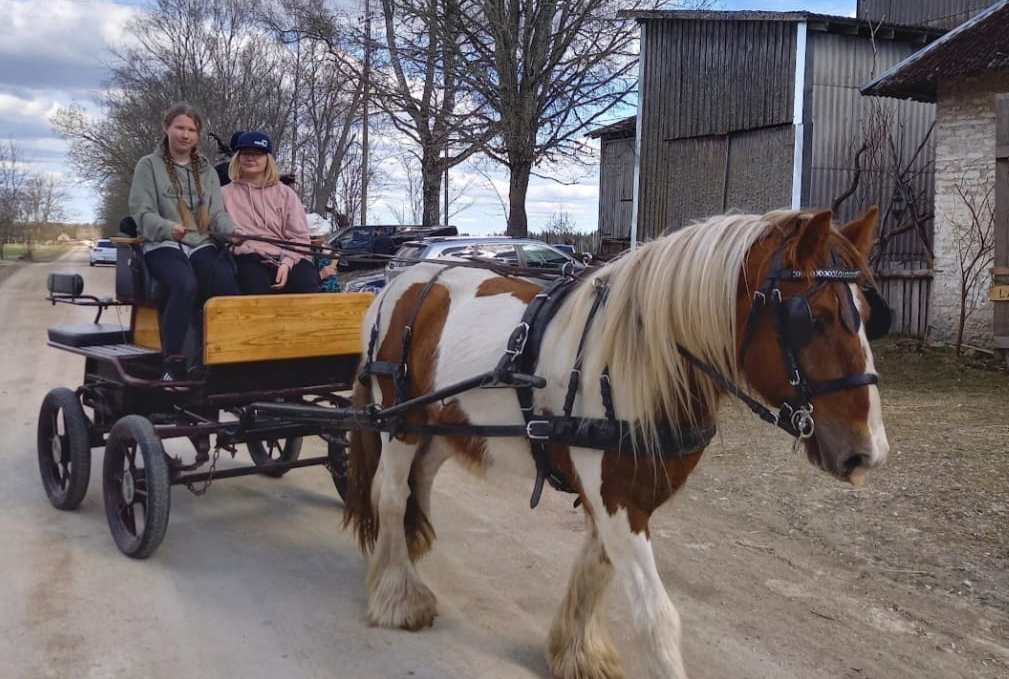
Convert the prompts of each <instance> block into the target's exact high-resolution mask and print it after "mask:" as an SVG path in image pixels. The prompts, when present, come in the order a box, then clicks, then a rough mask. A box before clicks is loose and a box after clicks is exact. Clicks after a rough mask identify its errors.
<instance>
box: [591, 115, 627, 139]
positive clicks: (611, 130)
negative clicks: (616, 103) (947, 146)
mask: <svg viewBox="0 0 1009 679" xmlns="http://www.w3.org/2000/svg"><path fill="white" fill-rule="evenodd" d="M637 119H638V117H637V116H631V117H629V118H624V119H623V120H618V121H617V122H615V123H611V124H609V125H606V126H604V127H600V128H598V129H595V130H592V131H591V132H589V135H588V136H589V137H591V138H593V139H596V138H599V137H611V138H619V137H633V136H634V130H635V126H636V125H637Z"/></svg>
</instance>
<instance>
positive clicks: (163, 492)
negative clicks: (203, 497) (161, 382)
mask: <svg viewBox="0 0 1009 679" xmlns="http://www.w3.org/2000/svg"><path fill="white" fill-rule="evenodd" d="M138 453H139V455H138ZM102 492H103V494H104V496H105V518H106V519H108V522H109V530H110V531H111V532H112V539H113V540H115V541H116V546H117V547H119V551H121V552H122V553H123V554H125V555H126V556H128V557H131V558H134V559H146V558H147V557H149V556H150V555H151V554H153V553H154V550H156V549H157V548H158V545H160V544H161V541H162V540H163V539H164V537H165V531H166V530H167V529H168V513H169V511H170V509H171V500H172V495H171V484H170V482H169V478H168V463H167V462H166V461H165V448H164V446H163V445H162V444H161V439H159V438H158V436H157V434H155V433H154V425H152V424H151V422H150V420H148V419H147V418H146V417H142V416H141V415H127V416H125V417H123V418H121V419H120V420H119V421H118V422H116V423H115V424H114V425H113V426H112V431H111V432H109V440H108V443H107V444H106V446H105V463H104V465H103V467H102ZM138 510H142V511H143V517H142V518H143V525H139V524H138V518H140V517H138V515H137V514H138Z"/></svg>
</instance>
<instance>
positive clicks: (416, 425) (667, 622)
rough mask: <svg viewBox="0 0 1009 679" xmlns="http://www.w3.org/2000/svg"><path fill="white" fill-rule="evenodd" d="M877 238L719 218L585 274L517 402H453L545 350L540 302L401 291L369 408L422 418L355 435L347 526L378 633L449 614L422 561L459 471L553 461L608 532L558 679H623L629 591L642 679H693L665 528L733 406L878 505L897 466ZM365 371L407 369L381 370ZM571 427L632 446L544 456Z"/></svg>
mask: <svg viewBox="0 0 1009 679" xmlns="http://www.w3.org/2000/svg"><path fill="white" fill-rule="evenodd" d="M876 219H877V211H876V209H875V208H872V209H870V210H869V212H867V213H866V214H865V215H863V216H862V217H859V218H857V219H854V220H853V221H851V222H849V223H847V224H844V225H843V226H837V225H834V224H833V222H832V217H831V213H830V211H829V210H828V211H820V212H814V211H788V210H780V211H774V212H769V213H767V214H764V215H743V214H731V215H720V216H716V217H712V218H709V219H707V220H704V221H702V222H699V223H695V224H692V225H688V226H686V227H684V228H682V229H680V230H677V231H674V232H673V233H671V234H669V235H665V236H662V237H659V238H656V239H655V240H652V241H650V242H648V243H645V244H643V245H641V246H640V247H638V248H637V249H635V250H632V251H630V252H628V253H625V254H624V255H623V256H621V257H620V258H618V259H616V260H615V261H612V262H610V263H608V264H606V265H605V266H602V267H600V268H597V269H589V270H588V271H586V272H583V274H582V275H581V276H580V277H579V279H578V280H577V281H574V282H573V284H572V286H571V290H570V292H569V293H568V294H567V295H566V296H565V297H564V298H563V300H561V301H560V302H558V303H557V304H556V309H555V310H554V314H553V318H552V319H551V320H550V321H549V322H548V324H547V325H546V326H545V328H541V332H540V337H539V339H538V342H539V351H538V356H537V357H536V358H535V365H534V370H535V375H534V376H533V377H532V378H530V377H529V376H528V375H526V376H525V377H524V378H523V379H524V381H523V382H521V384H519V383H518V382H516V384H519V386H518V387H516V388H515V389H502V388H472V389H465V390H462V391H460V390H458V389H449V391H448V392H445V391H444V390H445V388H447V387H451V385H457V384H459V383H462V382H465V381H466V380H467V378H472V376H473V375H474V374H487V375H496V374H498V372H499V371H498V372H495V369H496V368H495V366H498V367H500V366H501V365H502V363H507V362H508V360H507V359H508V358H509V355H514V354H515V353H516V351H517V348H516V347H515V346H514V343H515V337H516V334H518V335H522V334H523V333H526V334H528V328H526V329H524V330H523V329H522V328H521V326H522V325H523V324H524V323H525V321H524V320H523V319H524V318H526V317H527V314H528V311H529V308H530V306H531V305H532V304H534V303H537V301H538V300H541V299H542V298H543V297H545V296H546V297H549V296H550V295H545V293H544V286H542V285H540V284H537V283H535V282H532V281H530V280H528V279H523V278H519V277H513V276H503V275H500V274H499V273H498V272H495V271H488V270H486V269H480V268H470V267H465V266H444V265H438V264H431V263H427V264H424V263H422V264H418V265H416V266H414V267H411V270H410V271H409V272H408V273H405V274H403V275H401V276H399V277H398V278H396V279H395V280H394V281H393V282H392V283H391V284H390V285H389V286H387V287H386V288H385V289H384V291H382V292H381V293H380V294H379V295H378V296H377V298H376V299H375V301H374V302H373V304H372V306H371V308H370V309H369V311H368V313H367V315H366V317H365V321H364V323H363V326H362V342H363V343H364V344H363V346H367V347H368V354H367V356H365V358H364V359H363V362H364V363H365V368H366V369H365V370H364V372H363V373H362V375H361V378H360V379H359V381H358V383H357V385H356V387H355V389H354V393H353V399H352V402H353V404H354V406H355V408H362V409H370V411H371V412H377V413H381V412H382V411H383V410H384V409H388V408H391V407H393V406H395V405H396V404H397V403H407V404H408V405H410V403H413V404H416V405H414V406H412V407H409V408H407V409H406V410H403V411H401V412H399V413H398V417H397V418H395V422H396V423H395V425H394V426H390V427H389V428H387V429H386V430H384V431H385V432H388V434H389V436H388V437H385V436H383V435H382V434H383V432H380V431H376V430H367V429H365V430H360V431H354V432H352V433H351V435H350V445H349V453H348V468H349V469H348V475H349V478H348V483H349V487H348V491H347V495H346V505H345V515H344V522H345V525H349V526H352V527H353V529H354V530H355V531H356V533H357V538H358V540H359V542H360V545H361V548H362V549H363V550H364V551H365V553H370V562H369V566H368V573H367V587H368V592H369V595H368V605H367V613H366V616H367V621H368V623H369V624H371V625H375V626H382V627H390V628H405V629H408V630H417V629H420V628H424V627H427V626H429V625H431V624H432V623H433V620H434V618H435V615H436V612H437V605H436V597H435V594H434V593H433V592H432V590H431V589H430V588H429V587H428V586H427V585H426V584H425V583H424V582H423V581H422V580H421V578H420V575H419V574H418V571H417V568H416V562H417V561H418V559H420V558H421V556H423V555H424V554H425V553H426V552H427V551H428V550H429V549H430V548H431V546H432V544H433V542H434V539H435V533H434V529H433V527H432V524H431V520H430V517H431V487H432V483H433V480H434V478H435V475H436V474H437V472H438V470H439V468H440V467H441V465H442V464H443V463H444V462H445V461H446V460H447V459H449V458H450V457H453V456H454V457H455V458H457V459H458V460H459V461H461V462H462V463H463V464H464V465H465V466H467V467H469V468H470V469H471V470H473V471H476V472H478V473H480V472H485V471H487V470H489V469H491V468H494V467H502V468H505V469H509V470H515V469H517V470H519V471H520V472H525V473H527V474H529V475H530V476H537V475H538V476H539V477H540V479H541V478H542V466H543V464H541V461H537V459H536V455H535V452H536V447H537V446H538V445H541V446H542V450H543V451H545V454H546V464H547V465H548V466H549V468H550V469H551V470H552V471H554V472H557V473H558V475H560V476H562V477H564V478H565V479H567V481H568V482H569V485H570V486H571V490H573V491H574V492H576V493H577V495H578V501H579V502H580V503H581V506H582V507H583V508H584V513H585V517H586V521H587V523H588V525H589V527H590V530H588V531H587V533H588V538H587V540H586V542H585V544H584V546H583V547H582V549H581V553H580V555H579V556H578V557H577V561H576V563H575V564H574V567H573V569H572V571H571V575H570V579H569V582H568V587H567V591H566V593H565V595H564V598H563V601H562V603H561V605H560V607H559V608H558V610H557V613H556V615H555V617H554V619H553V622H552V624H551V627H550V631H549V635H548V638H547V642H546V657H547V662H548V665H549V668H550V670H551V672H553V674H554V675H555V676H557V677H560V678H561V679H613V678H616V677H622V676H624V674H623V669H622V666H621V663H620V660H619V657H618V654H617V651H616V649H615V647H614V644H613V642H612V639H611V637H610V635H609V633H608V632H607V629H606V625H605V622H604V620H603V617H604V616H603V612H602V601H603V598H604V597H603V594H604V592H605V590H606V589H607V587H608V585H609V584H610V583H611V582H612V581H613V580H614V579H615V580H617V581H619V582H620V584H621V585H622V586H623V589H624V591H625V593H626V595H627V597H628V599H629V602H630V606H631V610H632V616H631V621H632V625H633V627H634V632H635V633H636V635H637V636H638V637H640V639H641V640H642V643H643V649H644V653H643V656H642V657H643V663H644V666H645V672H646V675H647V676H648V677H651V678H654V679H659V678H661V679H670V678H675V679H684V678H685V677H686V673H685V670H684V664H683V660H682V656H681V651H680V639H681V621H680V617H679V614H678V612H677V610H676V608H675V606H674V605H673V603H672V601H671V600H670V598H669V596H668V594H667V592H666V590H665V588H664V587H663V584H662V582H661V580H660V578H659V573H658V570H657V568H656V564H655V558H654V554H653V551H652V546H651V536H650V533H649V526H648V522H649V518H650V516H651V515H652V513H653V512H654V511H655V510H656V509H657V508H658V507H659V506H660V505H662V504H663V503H664V502H665V501H666V500H668V499H669V498H670V496H672V494H673V493H674V492H676V490H677V489H679V488H680V487H681V486H682V485H683V483H684V482H685V480H686V479H687V477H688V476H689V474H690V473H691V471H692V470H693V469H694V467H695V466H696V465H697V463H698V461H699V459H700V457H701V453H702V452H703V449H704V447H705V446H706V445H707V442H708V441H710V438H711V432H712V431H713V429H712V427H713V426H714V425H715V424H716V418H717V415H718V412H719V402H720V401H721V400H722V399H723V398H724V397H725V396H726V395H729V394H734V395H738V396H740V397H741V398H743V399H744V400H747V402H748V403H749V404H750V405H751V407H752V408H753V409H754V410H755V412H758V414H760V415H761V416H762V417H764V419H766V420H768V421H769V422H772V423H774V424H777V425H778V426H780V427H781V428H783V429H785V430H786V431H788V432H789V433H791V434H793V435H794V436H796V441H797V445H799V444H801V446H802V447H804V449H805V452H806V454H807V456H808V458H809V460H810V462H812V463H813V464H814V465H816V466H818V467H820V468H821V469H823V470H824V471H825V472H827V473H828V474H830V475H832V476H835V477H837V478H838V479H840V480H842V481H847V482H851V483H853V484H856V485H860V484H861V483H862V482H863V481H864V478H865V476H866V474H867V473H868V472H869V470H871V469H873V468H875V467H877V466H878V465H880V464H881V463H883V461H884V460H885V459H886V456H887V452H888V449H889V445H888V443H887V438H886V432H885V429H884V426H883V421H882V415H881V405H880V398H879V392H878V388H877V386H876V370H875V366H874V364H873V357H872V351H871V349H870V346H869V342H868V338H867V335H866V322H867V321H868V320H869V316H870V304H869V301H868V300H867V297H866V296H865V294H864V284H865V282H866V281H871V274H870V273H869V271H868V269H867V263H866V262H867V259H866V257H867V254H868V252H869V250H870V248H871V247H872V244H873V239H874V229H875V226H876ZM860 281H861V283H862V285H860V284H859V283H860ZM516 329H518V330H516ZM519 331H521V332H519ZM520 339H521V338H520ZM521 343H522V342H520V344H521ZM503 357H504V360H502V359H503ZM368 361H375V362H377V363H376V364H378V363H383V362H384V365H386V366H392V369H388V370H384V371H382V370H371V371H369V370H367V367H368V366H367V364H368ZM406 375H408V376H409V379H403V378H404V377H405V376H406ZM471 382H472V380H471ZM531 382H535V384H533V385H532V386H529V385H530V383H531ZM573 383H576V386H575V387H572V384H573ZM523 385H524V386H523ZM484 386H487V385H484ZM496 386H501V385H500V384H499V385H496ZM522 389H525V390H526V393H527V394H528V393H531V394H532V395H531V398H530V397H527V402H526V403H525V405H522V404H520V401H521V399H520V398H517V397H516V392H517V391H521V390H522ZM439 390H442V391H439ZM426 394H427V395H430V394H435V397H433V398H426V399H425V398H423V397H424V395H426ZM446 394H447V395H446ZM750 394H756V395H757V396H759V399H762V400H763V402H765V403H768V404H784V405H783V406H782V411H781V412H780V413H778V414H773V413H771V411H770V410H768V409H767V408H766V407H765V406H763V405H760V404H759V402H758V398H757V397H755V396H750ZM411 399H413V400H412V401H411ZM572 399H573V401H572ZM529 400H531V404H530V403H529V402H528V401H529ZM523 407H524V408H525V409H526V411H527V412H525V413H523ZM761 409H762V410H761ZM530 410H531V411H532V412H531V414H530V412H528V411H530ZM561 412H565V413H569V414H570V416H571V417H574V418H579V419H575V420H573V421H574V422H575V423H576V425H577V426H576V427H574V429H575V430H577V429H579V428H584V427H587V426H590V425H591V426H595V425H596V423H599V422H603V423H607V422H610V423H613V422H616V423H619V424H620V428H621V429H624V430H631V431H633V432H634V435H633V436H630V437H626V436H625V437H624V438H623V439H620V445H617V443H615V441H617V440H618V438H619V437H617V438H614V437H613V436H611V437H610V438H609V439H607V441H609V443H604V444H603V445H607V446H612V448H611V449H604V450H599V449H598V448H599V447H600V445H594V446H593V445H591V442H588V441H587V439H586V438H585V437H581V438H579V437H578V436H577V431H575V434H572V436H570V437H568V438H566V439H564V440H562V441H557V440H546V441H541V439H544V438H549V436H546V435H543V434H542V430H541V431H540V434H536V430H534V428H533V427H532V424H530V422H532V423H533V424H535V423H536V422H545V421H550V420H549V419H542V420H536V419H535V418H550V417H552V416H554V415H556V414H557V413H561ZM530 418H534V419H530ZM554 419H555V420H556V418H554ZM523 426H524V427H525V429H524V430H523ZM611 429H612V428H611ZM522 431H525V432H526V433H527V434H528V435H527V436H521V435H519V433H520V432H522ZM670 431H671V432H672V433H673V435H672V436H671V437H670V436H669V435H668V433H669V432H670ZM664 432H665V433H664ZM698 432H707V435H706V436H701V435H698V434H697V433H698ZM624 433H626V431H625V432H624ZM500 434H505V435H500ZM386 438H387V439H388V440H385V439H386ZM670 440H673V444H672V448H674V449H675V448H676V441H680V448H679V449H678V450H673V452H672V453H670V452H669V450H667V447H669V446H670V443H669V441H670ZM684 441H686V442H684ZM587 443H588V444H589V445H586V444H587ZM688 443H689V444H691V445H687V444H688ZM534 496H535V491H534ZM534 499H535V497H534Z"/></svg>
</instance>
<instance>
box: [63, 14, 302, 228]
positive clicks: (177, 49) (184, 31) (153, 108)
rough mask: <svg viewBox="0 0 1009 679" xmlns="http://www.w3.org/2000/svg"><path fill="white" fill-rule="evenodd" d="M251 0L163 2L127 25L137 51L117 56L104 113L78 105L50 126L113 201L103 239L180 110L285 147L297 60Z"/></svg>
mask: <svg viewBox="0 0 1009 679" xmlns="http://www.w3.org/2000/svg"><path fill="white" fill-rule="evenodd" d="M254 1H255V0H208V1H206V2H205V1H204V0H158V1H157V2H156V3H155V4H153V5H151V6H148V7H146V8H145V9H143V10H141V11H140V12H139V13H138V14H137V16H136V17H135V18H134V19H133V21H132V22H131V23H130V25H129V26H128V29H127V30H128V32H129V33H130V34H131V35H132V36H133V37H134V38H135V39H134V40H132V41H131V42H130V46H128V47H126V48H124V49H122V50H120V51H118V52H113V54H112V58H111V72H110V73H111V75H110V78H109V80H108V82H107V88H106V89H105V90H104V92H103V93H102V94H101V95H100V96H99V98H98V101H97V103H98V104H99V105H100V107H101V109H102V114H103V115H102V116H101V117H99V118H92V117H90V116H88V115H87V114H86V112H85V111H84V109H83V108H81V107H78V106H71V107H67V108H63V109H60V110H59V111H58V112H57V114H56V116H55V117H54V119H53V128H54V130H55V131H56V132H57V133H58V134H60V135H61V136H63V137H64V138H66V139H68V140H69V141H70V152H69V154H68V160H69V161H70V164H71V166H72V167H73V168H74V170H75V172H76V174H77V175H78V177H79V178H80V179H81V180H82V181H85V182H88V183H93V184H95V185H98V186H101V187H102V189H103V190H102V194H103V196H112V197H113V198H111V199H105V200H103V206H102V208H101V212H102V214H103V216H104V219H105V221H106V225H105V232H106V233H108V232H110V231H113V230H114V229H115V224H117V223H118V221H119V218H120V217H122V216H123V214H125V210H126V206H125V201H122V200H120V198H122V197H123V196H125V194H126V193H127V192H128V190H129V184H130V181H131V177H132V173H133V168H134V166H135V164H136V162H137V160H138V159H139V158H140V157H141V156H143V155H145V154H147V153H150V152H151V150H152V149H153V148H154V146H155V144H156V143H157V142H158V140H159V139H160V137H161V133H162V129H161V128H162V120H161V117H162V115H163V113H164V111H165V110H167V108H168V107H169V106H171V105H172V104H173V103H175V102H178V101H187V102H189V103H191V104H193V105H194V106H195V107H196V108H197V109H198V110H200V112H201V114H202V115H203V116H204V126H205V131H208V132H209V131H217V132H219V133H223V136H225V137H227V136H230V134H231V132H232V131H234V130H235V129H259V130H263V131H265V132H267V133H268V134H270V136H271V137H272V138H273V139H274V142H275V145H276V146H278V147H279V146H280V145H281V144H282V142H283V141H284V137H285V133H286V132H287V130H288V129H289V120H290V117H291V114H292V107H293V101H292V99H291V92H290V89H291V88H290V87H289V78H288V76H287V75H286V73H287V72H288V70H289V69H287V68H285V65H286V64H288V63H291V60H292V57H291V54H290V52H289V51H288V50H286V49H284V48H283V46H281V45H278V44H277V43H276V42H275V41H274V40H273V39H272V38H271V37H270V36H268V35H267V34H265V33H264V32H263V31H262V30H259V29H257V26H256V24H255V23H254V17H255V14H254V12H253V9H254ZM205 148H206V147H205ZM208 150H209V149H208ZM212 155H213V154H211V156H212Z"/></svg>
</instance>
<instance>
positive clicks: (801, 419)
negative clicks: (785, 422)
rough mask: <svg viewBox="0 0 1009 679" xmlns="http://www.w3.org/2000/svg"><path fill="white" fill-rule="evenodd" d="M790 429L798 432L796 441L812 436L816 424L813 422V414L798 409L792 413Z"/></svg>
mask: <svg viewBox="0 0 1009 679" xmlns="http://www.w3.org/2000/svg"><path fill="white" fill-rule="evenodd" d="M792 427H794V428H795V431H796V432H798V440H800V441H802V440H805V439H808V438H811V437H812V436H813V431H814V430H815V429H816V423H815V422H814V421H813V413H812V412H810V411H809V410H807V409H805V408H799V409H798V410H796V411H795V412H793V413H792Z"/></svg>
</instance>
